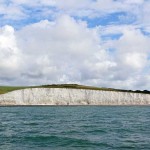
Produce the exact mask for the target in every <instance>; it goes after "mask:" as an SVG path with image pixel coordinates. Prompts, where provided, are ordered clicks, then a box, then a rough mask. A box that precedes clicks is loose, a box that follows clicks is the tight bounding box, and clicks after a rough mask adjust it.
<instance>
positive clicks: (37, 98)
mask: <svg viewBox="0 0 150 150" xmlns="http://www.w3.org/2000/svg"><path fill="white" fill-rule="evenodd" d="M149 104H150V95H149V94H140V93H129V92H113V91H98V90H84V89H65V88H31V89H22V90H16V91H13V92H9V93H7V94H2V95H0V105H149Z"/></svg>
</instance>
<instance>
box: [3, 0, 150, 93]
mask: <svg viewBox="0 0 150 150" xmlns="http://www.w3.org/2000/svg"><path fill="white" fill-rule="evenodd" d="M149 15H150V2H149V1H146V0H132V1H131V0H118V1H115V0H105V1H103V0H34V1H30V0H1V1H0V59H1V63H0V84H1V85H39V84H52V83H79V84H87V85H94V86H102V87H113V88H124V89H147V90H150V85H149V84H148V83H149V81H150V67H149V64H150V59H149V58H150V21H149Z"/></svg>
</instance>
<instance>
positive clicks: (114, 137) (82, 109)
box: [0, 106, 150, 150]
mask: <svg viewBox="0 0 150 150" xmlns="http://www.w3.org/2000/svg"><path fill="white" fill-rule="evenodd" d="M30 149H32V150H128V149H129V150H150V107H148V106H147V107H146V106H125V107H123V106H74V107H73V106H51V107H50V106H46V107H45V106H38V107H0V150H30Z"/></svg>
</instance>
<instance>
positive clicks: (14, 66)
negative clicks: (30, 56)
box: [0, 26, 20, 80]
mask: <svg viewBox="0 0 150 150" xmlns="http://www.w3.org/2000/svg"><path fill="white" fill-rule="evenodd" d="M0 60H1V61H0V79H3V80H5V79H6V80H7V79H13V78H15V77H18V75H19V70H20V65H19V64H20V54H19V50H18V48H17V44H16V38H15V35H14V29H13V28H12V27H11V26H5V27H3V28H1V29H0Z"/></svg>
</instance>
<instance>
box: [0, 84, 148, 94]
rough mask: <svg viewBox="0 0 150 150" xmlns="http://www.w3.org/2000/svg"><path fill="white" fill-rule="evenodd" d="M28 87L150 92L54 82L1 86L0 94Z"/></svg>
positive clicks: (146, 92)
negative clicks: (35, 84)
mask: <svg viewBox="0 0 150 150" xmlns="http://www.w3.org/2000/svg"><path fill="white" fill-rule="evenodd" d="M27 88H69V89H87V90H104V91H116V92H117V91H118V92H132V93H145V94H150V92H149V91H147V90H144V91H131V90H121V89H113V88H103V87H102V88H101V87H93V86H85V85H78V84H52V85H41V86H0V94H5V93H8V92H11V91H15V90H20V89H27Z"/></svg>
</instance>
